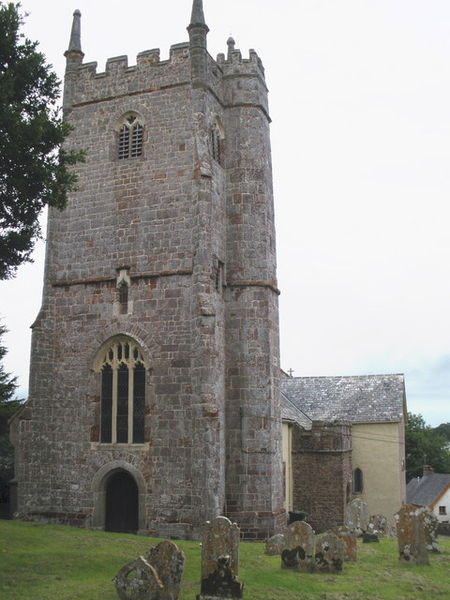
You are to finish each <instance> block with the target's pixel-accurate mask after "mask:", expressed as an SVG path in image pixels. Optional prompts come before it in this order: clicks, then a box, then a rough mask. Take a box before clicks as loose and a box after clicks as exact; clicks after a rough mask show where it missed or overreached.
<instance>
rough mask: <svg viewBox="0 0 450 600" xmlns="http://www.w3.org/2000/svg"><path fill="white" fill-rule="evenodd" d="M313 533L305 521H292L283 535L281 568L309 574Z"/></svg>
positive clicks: (311, 560)
mask: <svg viewBox="0 0 450 600" xmlns="http://www.w3.org/2000/svg"><path fill="white" fill-rule="evenodd" d="M313 555H314V531H313V528H312V527H311V525H309V524H308V523H306V522H305V521H294V522H293V523H291V525H289V526H288V528H287V529H286V532H285V534H284V547H283V549H282V551H281V568H282V569H293V570H295V571H303V572H309V571H312V568H313Z"/></svg>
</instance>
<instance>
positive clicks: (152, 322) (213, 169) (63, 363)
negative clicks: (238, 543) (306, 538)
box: [16, 0, 286, 539]
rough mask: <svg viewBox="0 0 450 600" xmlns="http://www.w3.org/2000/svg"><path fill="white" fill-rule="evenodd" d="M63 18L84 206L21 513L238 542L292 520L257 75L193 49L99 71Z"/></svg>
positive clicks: (199, 29)
mask: <svg viewBox="0 0 450 600" xmlns="http://www.w3.org/2000/svg"><path fill="white" fill-rule="evenodd" d="M80 18H81V15H80V13H79V11H75V13H74V15H73V26H72V33H71V37H70V44H69V49H68V50H67V52H66V53H65V56H66V61H67V68H66V76H65V86H64V114H65V118H66V119H67V121H68V122H70V123H71V125H72V126H73V128H74V129H73V132H72V133H71V135H70V137H69V140H68V145H69V146H70V147H73V148H77V149H84V150H85V152H86V162H85V163H84V164H80V165H78V166H77V174H78V189H77V191H76V192H75V193H73V194H72V195H71V197H70V199H69V202H68V205H67V208H66V209H65V210H64V211H61V212H59V211H57V210H51V211H50V213H49V221H48V240H47V256H46V269H45V281H44V292H43V302H42V308H41V311H40V313H39V315H38V317H37V319H36V322H35V323H34V325H33V342H32V362H31V374H30V398H29V402H28V404H27V408H26V410H24V411H23V412H22V413H21V415H20V419H21V420H20V423H19V440H18V444H17V474H16V477H17V480H18V511H19V513H21V514H22V515H27V516H28V517H30V518H34V519H38V520H44V521H49V522H59V523H70V524H78V525H80V526H85V527H94V528H99V529H102V528H105V529H108V530H112V531H140V532H142V533H148V534H151V535H157V536H163V537H182V538H192V537H194V538H195V537H197V536H198V533H199V528H200V526H201V525H202V523H203V522H204V521H205V520H210V519H212V518H214V517H216V516H217V515H219V514H225V515H227V516H228V517H229V518H230V519H232V520H234V521H236V522H238V524H239V525H240V527H241V528H242V530H243V532H244V535H245V536H246V537H247V538H254V539H256V538H262V537H266V536H267V535H271V534H273V533H274V532H276V531H278V530H279V529H280V527H281V526H283V525H284V524H285V522H286V520H285V514H284V509H283V508H282V506H283V482H282V466H281V465H282V462H281V416H280V399H279V343H278V293H279V292H278V289H277V282H276V265H275V231H274V215H273V195H272V173H271V155H270V140H269V123H270V118H269V114H268V105H267V88H266V84H265V79H264V69H263V66H262V63H261V61H260V59H259V57H258V56H257V54H256V53H255V52H254V51H253V50H250V55H249V58H242V56H241V52H240V51H239V50H237V49H235V43H234V41H233V40H232V39H231V38H230V39H229V40H228V51H227V55H226V56H225V55H223V54H220V55H219V56H218V57H217V59H216V60H214V59H213V58H212V57H211V56H210V55H209V54H208V51H207V34H208V27H207V25H206V23H205V19H204V13H203V6H202V0H194V2H193V6H192V15H191V22H190V24H189V26H188V34H189V42H188V43H181V44H176V45H173V46H171V48H170V57H169V59H168V60H164V61H162V60H160V57H159V50H158V49H153V50H146V51H144V52H141V53H140V54H139V55H138V56H137V62H136V65H133V66H128V62H127V57H126V56H117V57H114V58H110V59H109V60H108V61H107V63H106V69H105V72H97V65H96V63H84V62H83V58H84V54H83V52H82V50H81V37H80Z"/></svg>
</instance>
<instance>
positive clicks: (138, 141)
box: [117, 114, 144, 159]
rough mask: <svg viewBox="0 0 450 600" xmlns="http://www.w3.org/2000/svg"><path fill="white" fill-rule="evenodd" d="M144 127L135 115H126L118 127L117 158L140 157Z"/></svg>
mask: <svg viewBox="0 0 450 600" xmlns="http://www.w3.org/2000/svg"><path fill="white" fill-rule="evenodd" d="M143 142H144V127H143V125H142V123H141V122H140V121H139V118H138V116H137V115H135V114H128V115H126V116H125V117H124V118H123V119H122V120H121V124H120V126H119V143H118V154H117V156H118V158H119V159H124V158H136V157H137V156H141V155H142V145H143Z"/></svg>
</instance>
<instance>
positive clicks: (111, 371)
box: [98, 337, 146, 444]
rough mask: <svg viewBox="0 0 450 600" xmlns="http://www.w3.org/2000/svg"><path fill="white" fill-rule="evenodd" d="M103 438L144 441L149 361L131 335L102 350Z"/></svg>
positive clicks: (117, 441)
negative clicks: (146, 365)
mask: <svg viewBox="0 0 450 600" xmlns="http://www.w3.org/2000/svg"><path fill="white" fill-rule="evenodd" d="M98 366H99V369H100V372H101V419H100V441H101V442H102V443H104V444H142V443H144V417H145V373H146V369H145V362H144V357H143V355H142V351H141V349H140V348H139V346H138V345H137V344H136V343H135V342H133V340H131V338H125V337H124V338H120V339H116V340H114V341H112V342H111V343H110V344H109V345H108V346H107V347H106V349H104V350H103V351H102V354H101V357H100V361H99V365H98Z"/></svg>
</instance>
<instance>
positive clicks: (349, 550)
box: [330, 525, 358, 562]
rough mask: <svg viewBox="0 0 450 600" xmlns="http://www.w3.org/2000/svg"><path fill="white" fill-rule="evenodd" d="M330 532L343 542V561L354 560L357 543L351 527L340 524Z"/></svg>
mask: <svg viewBox="0 0 450 600" xmlns="http://www.w3.org/2000/svg"><path fill="white" fill-rule="evenodd" d="M330 533H334V535H337V536H338V538H340V539H341V540H342V542H343V544H344V561H345V562H356V558H357V547H358V545H357V541H356V534H355V532H354V531H353V529H350V527H346V526H345V525H340V526H339V527H334V528H333V529H332V530H331V531H330Z"/></svg>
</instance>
